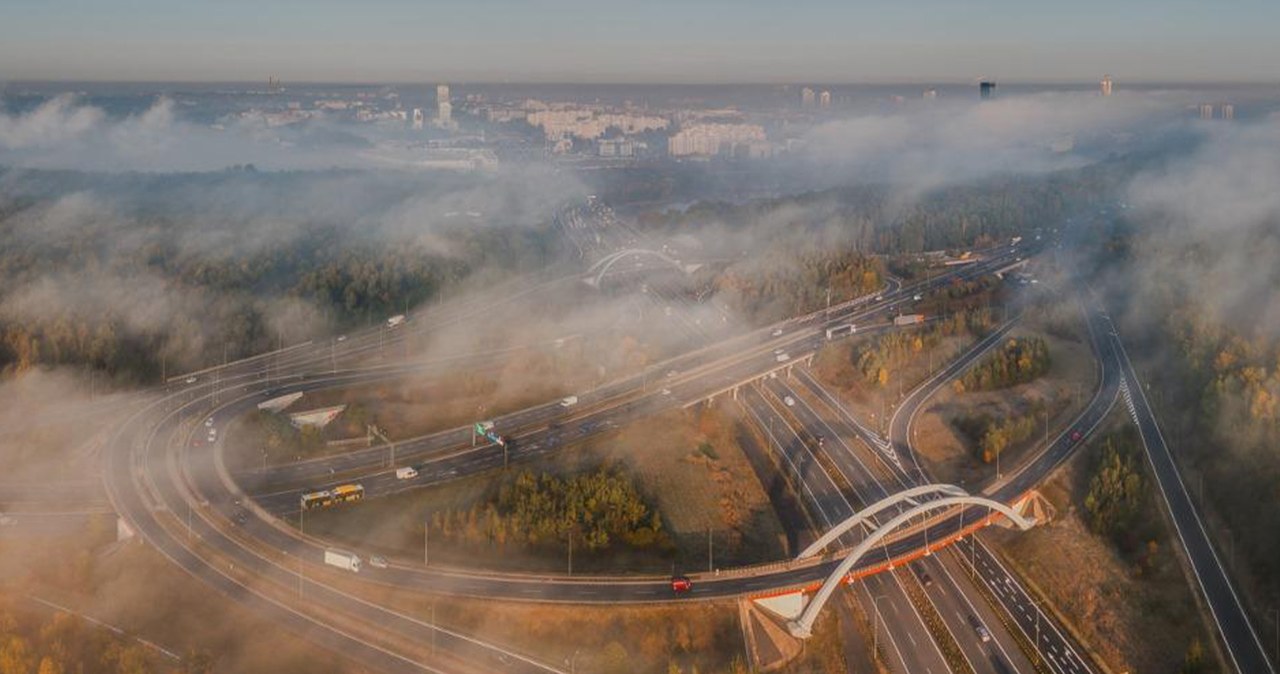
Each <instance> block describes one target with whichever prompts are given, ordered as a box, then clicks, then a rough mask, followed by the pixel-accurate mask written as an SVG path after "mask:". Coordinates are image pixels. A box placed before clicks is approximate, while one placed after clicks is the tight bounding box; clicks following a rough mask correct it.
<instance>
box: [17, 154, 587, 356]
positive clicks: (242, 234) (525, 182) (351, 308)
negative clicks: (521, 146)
mask: <svg viewBox="0 0 1280 674" xmlns="http://www.w3.org/2000/svg"><path fill="white" fill-rule="evenodd" d="M583 191H584V190H583V188H582V187H581V185H580V184H579V183H578V182H577V181H576V180H574V179H573V178H571V177H568V176H564V175H557V174H555V173H553V172H552V171H550V170H545V169H543V168H539V167H512V168H509V169H506V170H503V171H499V172H497V173H496V174H492V175H483V176H458V175H448V174H443V175H442V174H410V173H397V172H373V171H320V172H283V173H258V172H254V171H243V170H239V171H224V172H213V173H182V174H157V175H142V174H100V173H84V172H65V171H32V170H25V169H8V170H0V278H3V280H4V284H3V286H0V368H14V367H16V368H17V369H19V370H21V369H26V368H28V367H30V366H33V365H36V364H42V363H44V364H58V363H84V364H88V365H91V366H92V367H96V368H98V369H105V370H108V371H111V372H120V371H125V370H128V371H131V372H132V376H133V378H139V377H141V378H150V377H154V376H157V375H159V374H160V371H161V370H165V371H167V372H169V373H173V372H176V371H181V370H182V369H184V368H185V369H191V368H196V367H200V366H202V365H205V364H208V363H210V362H217V361H220V360H221V358H222V353H223V349H224V348H227V349H228V355H229V357H237V356H243V355H248V354H250V353H254V352H258V351H262V350H265V349H266V348H267V347H268V346H272V345H276V344H278V343H281V342H283V343H286V344H288V343H297V342H300V341H303V340H305V339H309V338H313V337H316V336H321V335H325V334H329V333H332V332H334V331H337V330H340V329H342V326H351V325H364V324H367V323H373V322H378V321H381V320H383V319H384V318H385V317H386V316H387V315H390V314H392V313H398V312H401V311H404V309H405V308H406V307H413V306H416V305H418V304H420V303H422V302H425V301H429V300H432V299H434V298H435V297H437V295H438V294H439V293H440V292H441V291H442V290H446V289H447V291H448V292H449V293H450V294H453V295H456V294H458V293H460V292H462V291H463V289H465V288H468V287H470V286H471V285H472V284H473V283H474V282H476V281H477V280H478V279H485V280H486V281H492V280H501V279H503V278H507V277H510V276H511V275H513V274H515V273H520V272H528V271H533V270H538V269H541V268H542V267H544V266H545V265H546V264H548V263H549V262H551V261H554V259H555V256H556V255H557V252H558V250H559V246H560V245H561V243H560V241H559V238H558V235H557V234H556V233H555V232H554V231H553V230H552V229H551V224H550V221H551V217H552V215H553V214H554V212H555V210H556V209H557V208H559V207H561V206H562V205H563V204H564V203H566V202H567V201H569V200H573V199H577V198H580V197H581V195H582V193H583ZM161 361H167V362H161Z"/></svg>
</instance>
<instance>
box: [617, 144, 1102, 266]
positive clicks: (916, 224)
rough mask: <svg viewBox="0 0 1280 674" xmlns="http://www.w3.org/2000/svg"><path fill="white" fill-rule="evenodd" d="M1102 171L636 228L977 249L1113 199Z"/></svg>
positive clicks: (729, 211)
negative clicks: (717, 228) (716, 229)
mask: <svg viewBox="0 0 1280 674" xmlns="http://www.w3.org/2000/svg"><path fill="white" fill-rule="evenodd" d="M1114 180H1115V176H1114V175H1113V169H1112V168H1111V167H1107V166H1091V167H1086V168H1081V169H1073V170H1065V171H1058V172H1054V173H1049V174H1046V175H1042V176H997V177H992V178H988V179H984V180H982V181H979V182H975V183H969V184H960V185H953V186H948V187H941V188H937V189H934V190H931V191H929V192H926V193H925V194H923V195H919V196H918V197H912V198H904V197H903V196H902V195H901V194H899V193H898V192H897V191H896V190H894V189H892V188H891V187H889V186H885V185H858V186H847V187H838V188H831V189H827V190H821V191H816V192H807V193H804V194H800V195H795V196H786V197H778V198H774V199H761V200H755V201H749V202H745V203H728V202H721V201H702V202H697V203H695V204H693V205H692V206H690V207H688V208H687V209H685V210H682V211H678V210H664V211H650V212H646V213H644V214H642V215H641V216H640V217H639V223H638V224H639V226H640V227H641V228H642V229H645V230H648V231H653V232H660V233H674V232H679V231H681V230H685V229H687V228H688V227H691V226H702V225H708V224H718V225H721V226H724V227H725V228H727V229H729V230H732V231H738V232H741V231H750V232H751V233H752V234H753V236H754V239H757V240H758V239H760V238H764V239H769V238H783V237H796V238H804V239H813V238H818V237H823V236H830V232H831V231H833V230H834V231H838V232H839V236H840V237H841V241H842V243H843V244H845V245H847V246H848V247H849V248H851V249H853V250H858V251H862V252H865V253H875V254H882V255H898V254H904V253H920V252H924V251H933V250H946V249H968V248H981V247H984V246H988V245H992V244H996V243H1003V242H1007V241H1008V240H1009V239H1010V238H1012V237H1014V236H1020V235H1025V234H1029V233H1031V232H1032V231H1034V230H1037V229H1039V228H1041V227H1044V226H1045V225H1046V224H1048V223H1055V224H1056V223H1059V222H1061V221H1063V220H1064V219H1065V218H1066V217H1067V216H1069V215H1071V214H1073V213H1076V212H1077V211H1087V210H1091V209H1093V208H1094V207H1095V205H1096V204H1098V203H1103V202H1108V201H1111V200H1112V199H1113V194H1114V189H1115V187H1116V184H1115V182H1114Z"/></svg>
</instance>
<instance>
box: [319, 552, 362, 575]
mask: <svg viewBox="0 0 1280 674" xmlns="http://www.w3.org/2000/svg"><path fill="white" fill-rule="evenodd" d="M324 563H325V564H328V565H329V566H336V567H338V568H339V569H344V570H346V571H350V572H351V573H360V557H358V556H357V555H356V554H355V553H353V552H345V551H343V550H333V549H327V550H325V551H324Z"/></svg>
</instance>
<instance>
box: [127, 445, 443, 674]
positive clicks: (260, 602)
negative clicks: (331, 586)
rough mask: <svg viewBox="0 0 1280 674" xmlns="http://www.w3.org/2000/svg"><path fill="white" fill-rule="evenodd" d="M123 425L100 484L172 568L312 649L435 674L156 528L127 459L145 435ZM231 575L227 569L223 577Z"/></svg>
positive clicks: (387, 668) (390, 669)
mask: <svg viewBox="0 0 1280 674" xmlns="http://www.w3.org/2000/svg"><path fill="white" fill-rule="evenodd" d="M135 426H136V424H132V425H126V427H125V428H124V429H122V431H121V433H120V434H118V435H117V436H116V440H115V441H113V442H112V443H111V444H110V445H109V446H108V448H107V450H106V452H105V465H104V478H105V481H106V485H107V490H108V493H109V494H110V497H111V500H112V503H113V504H114V505H115V508H116V510H117V512H119V513H120V514H121V515H122V516H124V517H125V518H126V519H127V520H128V521H129V523H130V524H131V525H132V527H133V528H134V531H135V532H136V533H137V534H138V535H139V536H141V537H142V539H143V540H146V541H147V542H148V543H150V544H151V545H152V546H153V547H155V548H156V549H157V550H159V551H160V553H161V554H163V555H164V556H165V557H167V558H168V559H169V560H170V561H171V562H173V563H174V564H175V565H177V566H178V567H179V568H181V569H183V570H184V571H186V572H187V573H188V574H190V575H192V576H194V577H196V578H199V579H200V580H202V581H204V582H205V583H207V584H208V585H210V586H211V587H213V588H214V589H216V590H217V591H219V592H221V593H222V594H223V595H224V596H227V597H230V598H231V599H234V600H236V601H238V602H240V603H242V604H244V605H246V606H248V607H249V608H251V609H253V610H255V611H257V612H258V613H259V614H261V615H264V616H266V617H267V618H268V619H270V620H271V621H272V622H274V623H275V624H279V625H283V626H285V627H287V628H289V629H292V630H294V631H295V632H296V633H298V634H301V635H303V636H304V637H306V638H307V639H309V640H311V641H312V642H313V643H317V644H319V645H321V646H323V647H326V648H328V649H330V650H331V651H333V652H335V653H341V654H344V655H346V656H347V657H350V658H352V659H353V660H354V661H356V662H359V663H362V664H365V665H371V666H374V667H376V668H378V669H379V670H381V671H386V672H414V673H417V672H424V671H426V672H439V671H440V670H435V669H432V668H429V667H426V666H424V665H420V664H418V663H414V662H411V661H408V660H406V659H404V658H402V657H400V656H397V655H395V654H393V653H390V652H388V651H385V650H383V649H381V648H378V647H376V646H374V645H372V644H368V643H366V642H364V641H362V640H360V639H357V638H354V637H352V636H350V635H347V634H345V633H343V632H341V631H339V630H336V629H334V628H332V627H329V626H328V625H326V624H324V623H321V622H318V621H316V620H314V619H312V618H310V617H307V616H305V615H303V614H301V613H299V612H297V611H295V610H293V609H291V608H289V607H288V606H286V605H284V604H281V603H279V602H277V601H274V600H271V599H269V598H267V597H265V596H263V595H260V594H258V593H255V592H253V591H252V590H251V589H250V588H249V587H247V586H245V585H243V584H241V583H239V582H238V581H236V580H234V579H233V578H232V577H230V576H229V575H228V573H226V572H223V571H222V570H221V569H219V568H215V567H214V566H212V565H211V564H209V563H207V562H206V561H205V560H203V559H202V558H200V557H198V556H196V555H194V554H193V553H192V552H191V551H190V550H188V549H187V548H186V547H184V546H183V545H181V544H180V543H179V542H178V541H176V540H175V539H174V538H173V537H172V536H170V535H169V534H168V532H167V531H166V530H165V529H164V528H163V527H162V526H161V525H160V524H159V522H158V521H157V520H156V518H155V517H154V515H153V512H152V510H151V508H150V507H149V506H148V505H147V504H146V503H145V502H144V501H143V500H142V498H141V496H140V495H139V493H138V491H137V490H136V489H135V487H136V485H134V484H133V470H132V458H131V457H132V453H131V451H130V449H131V448H132V447H133V446H134V445H135V444H142V443H143V442H144V441H145V437H143V436H144V435H145V433H143V432H141V429H137V428H135ZM229 571H230V569H228V572H229Z"/></svg>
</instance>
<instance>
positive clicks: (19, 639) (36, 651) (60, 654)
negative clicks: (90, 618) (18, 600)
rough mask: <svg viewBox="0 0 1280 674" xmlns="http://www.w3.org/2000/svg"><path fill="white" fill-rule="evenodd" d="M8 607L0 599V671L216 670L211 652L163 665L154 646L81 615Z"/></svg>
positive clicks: (121, 673)
mask: <svg viewBox="0 0 1280 674" xmlns="http://www.w3.org/2000/svg"><path fill="white" fill-rule="evenodd" d="M8 609H9V607H6V606H5V605H4V603H3V600H2V599H0V674H82V673H87V672H101V673H102V674H151V673H152V672H160V671H171V672H177V673H180V674H207V672H210V671H212V669H213V664H214V661H213V658H212V657H211V656H210V655H209V654H208V653H204V652H199V653H189V654H187V655H186V656H185V657H184V658H183V659H182V663H181V664H180V665H179V666H178V667H172V668H171V667H159V666H157V665H156V664H155V663H156V660H157V659H159V656H158V655H157V654H156V653H155V652H154V651H152V650H151V649H148V648H147V647H146V646H143V645H142V644H141V643H138V642H135V641H132V640H130V639H128V638H126V637H124V636H122V635H116V634H114V633H112V632H109V631H107V630H105V629H102V628H100V627H97V626H95V625H90V624H88V623H87V622H86V621H85V620H83V619H81V618H79V617H77V616H74V615H69V614H66V613H61V612H59V613H55V614H53V615H52V616H51V617H49V618H44V619H41V618H37V617H36V616H35V615H34V614H32V613H25V612H14V611H12V610H8Z"/></svg>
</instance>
